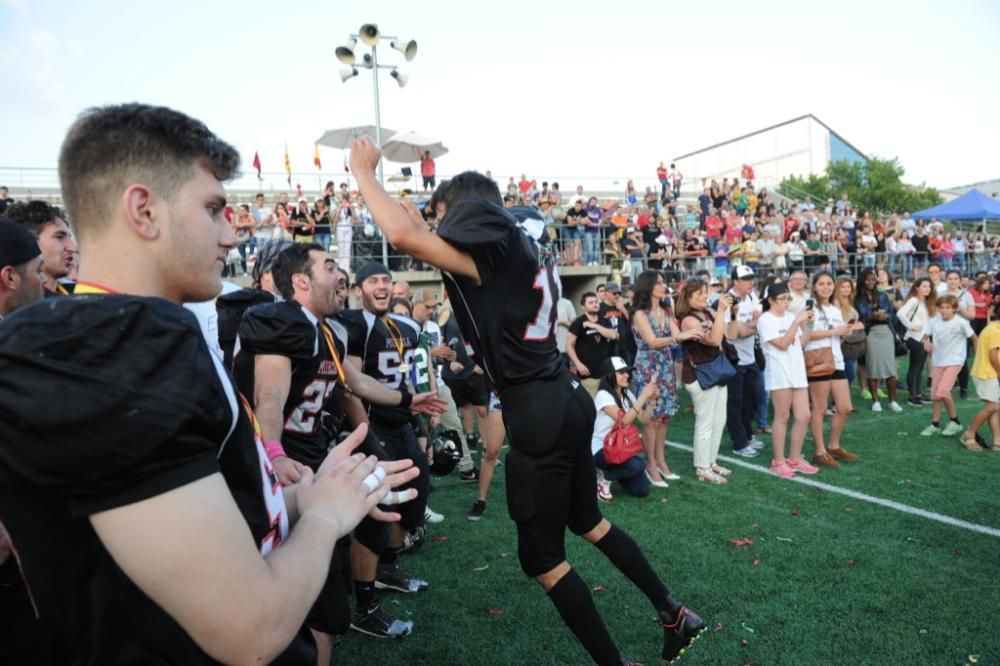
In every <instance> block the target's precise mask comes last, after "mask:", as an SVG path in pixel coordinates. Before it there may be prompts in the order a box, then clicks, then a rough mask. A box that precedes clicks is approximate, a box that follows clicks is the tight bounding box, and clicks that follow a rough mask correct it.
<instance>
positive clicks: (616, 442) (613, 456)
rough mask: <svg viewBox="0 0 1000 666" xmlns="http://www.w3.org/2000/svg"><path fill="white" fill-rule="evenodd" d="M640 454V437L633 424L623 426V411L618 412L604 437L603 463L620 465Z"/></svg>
mask: <svg viewBox="0 0 1000 666" xmlns="http://www.w3.org/2000/svg"><path fill="white" fill-rule="evenodd" d="M640 453H642V437H641V436H640V435H639V428H637V427H636V426H635V424H630V425H625V410H622V409H619V410H618V417H617V418H616V419H615V424H614V425H613V426H611V430H610V431H609V432H608V434H607V435H605V436H604V462H606V463H608V464H609V465H621V464H623V463H626V462H628V461H629V459H630V458H634V457H635V456H637V455H639V454H640Z"/></svg>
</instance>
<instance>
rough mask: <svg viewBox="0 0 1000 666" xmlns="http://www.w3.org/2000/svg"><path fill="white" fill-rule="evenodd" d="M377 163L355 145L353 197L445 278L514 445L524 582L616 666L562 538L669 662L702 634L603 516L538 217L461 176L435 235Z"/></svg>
mask: <svg viewBox="0 0 1000 666" xmlns="http://www.w3.org/2000/svg"><path fill="white" fill-rule="evenodd" d="M380 157H381V156H380V154H379V150H378V148H376V147H375V146H374V145H373V144H372V142H371V140H370V139H368V138H361V139H357V140H355V141H354V142H353V144H352V145H351V173H352V174H354V177H355V178H356V179H357V182H358V187H359V188H360V189H361V192H362V193H363V194H364V196H365V200H366V201H368V205H369V206H370V208H371V210H372V213H373V216H374V218H375V220H376V222H377V223H378V225H379V226H380V227H381V228H382V230H383V232H385V235H386V237H387V238H388V239H389V241H390V242H391V243H392V244H393V246H394V247H397V248H399V249H400V250H401V251H404V252H407V253H408V254H410V255H412V256H414V257H415V258H416V259H418V260H420V261H425V262H427V263H430V264H433V265H436V266H437V267H439V268H441V269H442V275H443V277H444V280H445V285H446V287H447V289H448V292H449V294H450V295H451V299H452V303H453V305H454V306H455V316H456V317H458V319H459V323H460V325H461V328H462V331H463V332H464V333H465V336H466V338H467V339H468V340H469V341H470V342H471V343H472V345H473V347H474V348H475V349H476V352H477V356H478V358H479V359H481V363H482V367H483V370H484V371H485V373H486V375H487V377H488V378H489V381H490V383H491V385H492V386H493V387H494V388H495V389H496V390H497V391H498V392H499V394H500V400H501V401H502V403H503V407H504V412H503V413H504V420H505V422H506V425H507V430H508V434H509V437H510V453H509V454H508V455H507V458H506V464H505V469H506V477H507V504H508V512H509V514H510V516H511V518H512V519H513V520H514V521H515V522H516V523H517V533H518V559H519V561H520V564H521V568H522V570H523V571H524V572H525V574H527V575H528V576H530V577H532V578H534V579H535V580H536V581H537V582H538V583H539V585H541V587H542V589H544V590H545V592H546V594H547V595H548V596H549V598H550V599H551V601H552V603H553V604H554V605H555V607H556V609H557V610H558V611H559V614H560V615H561V617H562V619H563V621H564V622H565V623H566V625H567V626H568V627H569V628H570V630H571V631H572V632H573V633H574V635H575V636H576V637H577V639H578V640H579V641H580V643H581V644H582V645H583V647H584V648H585V649H586V650H587V652H588V653H589V654H590V658H591V659H592V660H593V661H594V662H596V663H597V664H599V665H601V666H607V665H612V664H613V665H615V666H617V665H619V664H621V663H623V661H624V658H623V657H622V655H621V653H620V652H619V651H618V648H617V646H616V645H615V643H614V641H613V640H612V639H611V636H610V635H609V634H608V631H607V628H606V627H605V625H604V622H603V620H602V619H601V616H600V614H599V613H598V612H597V608H596V606H595V605H594V599H593V593H592V591H591V589H590V587H589V586H588V585H587V584H586V582H584V580H583V579H582V578H581V577H580V576H579V575H578V574H577V573H576V571H575V570H574V569H573V568H572V567H571V566H570V564H569V562H567V561H566V551H565V543H564V540H565V531H566V528H567V527H568V528H569V529H570V530H571V531H572V532H573V533H574V534H577V535H579V536H582V537H584V538H585V539H587V541H589V542H590V543H592V544H594V545H595V546H596V547H597V548H598V549H599V550H600V551H601V552H602V553H603V554H604V555H605V556H606V557H607V558H608V559H609V560H610V561H611V562H612V563H613V564H614V565H615V566H616V567H617V568H618V569H619V570H620V571H622V572H623V573H624V574H625V575H626V576H627V577H628V578H629V579H630V580H631V581H632V582H633V583H634V584H635V585H636V586H637V587H638V588H639V589H640V590H642V592H643V593H644V594H645V595H646V597H647V598H648V599H649V600H650V602H651V603H652V605H653V607H654V608H655V609H656V612H657V616H658V618H659V623H660V625H661V627H662V631H663V648H662V652H661V656H662V657H663V658H664V659H665V660H666V661H673V660H674V659H676V658H677V657H678V656H679V655H680V654H681V652H683V651H685V650H686V649H687V648H688V647H689V646H690V644H691V643H692V642H693V641H694V640H695V639H696V638H697V637H698V636H699V635H700V634H701V633H702V632H703V631H704V630H705V625H704V623H703V622H702V621H701V619H700V618H699V617H698V616H697V615H696V614H694V613H693V612H691V611H690V610H689V609H687V608H686V607H685V606H683V605H682V604H681V603H679V602H678V601H677V600H676V599H675V598H674V597H673V596H672V595H671V594H670V593H669V592H668V590H667V588H666V587H665V586H664V584H663V583H662V582H661V581H660V579H659V577H658V576H657V574H656V573H655V572H654V570H653V568H652V566H650V564H649V561H648V560H647V559H646V557H645V556H644V555H643V554H642V551H641V550H640V549H639V546H638V545H637V544H636V543H635V541H634V540H633V539H632V538H631V537H630V536H629V535H628V534H626V533H625V532H624V531H622V530H621V529H619V528H617V527H615V526H613V525H612V524H611V523H610V522H608V521H607V520H606V519H605V518H604V517H603V516H601V512H600V509H599V508H598V506H597V496H596V494H595V493H594V488H595V487H596V486H597V477H596V472H595V467H594V459H593V456H592V455H591V449H590V440H591V435H592V431H593V427H594V419H595V414H596V412H595V408H594V401H593V400H592V399H591V398H590V396H589V395H588V394H587V392H586V391H585V390H584V389H583V387H582V386H581V385H580V383H579V382H578V381H577V380H576V379H574V378H573V377H572V375H570V374H569V373H568V372H567V371H566V370H565V369H564V368H563V365H562V360H561V358H560V356H559V350H558V348H557V347H556V343H555V336H554V334H553V328H554V326H555V322H556V316H557V313H556V303H557V301H558V299H559V296H560V293H561V291H562V288H561V284H560V283H559V275H558V272H557V270H556V266H555V264H556V257H555V253H554V251H553V250H552V248H550V247H549V246H548V244H547V243H545V242H544V241H545V240H546V239H545V238H544V236H543V231H544V225H543V223H542V221H541V220H540V219H535V218H536V217H537V212H536V211H531V210H530V209H521V210H518V209H516V208H515V209H513V210H514V211H515V213H516V216H515V214H512V213H511V212H510V211H508V210H505V209H504V208H503V207H502V200H501V198H500V192H499V191H498V190H497V188H496V184H495V183H494V182H493V181H492V180H490V179H488V178H485V177H484V176H482V175H480V174H478V173H474V172H466V173H463V174H459V175H458V176H455V178H453V179H451V180H450V181H449V184H448V188H447V192H446V194H445V199H446V201H445V203H446V204H447V206H448V213H447V214H446V215H445V217H444V219H443V220H442V221H441V224H440V225H439V227H438V233H437V234H434V233H431V232H430V230H429V229H427V227H426V225H424V224H423V220H422V218H420V213H419V212H418V211H417V210H416V209H414V208H413V207H412V206H410V207H409V208H403V207H400V205H399V204H397V203H396V202H394V201H393V200H392V198H391V197H389V195H388V194H387V193H386V192H385V190H384V189H383V188H382V187H381V186H380V185H379V183H378V181H377V180H376V178H375V176H374V171H375V167H376V166H377V164H378V162H379V159H380ZM386 286H388V285H386ZM386 292H388V290H387V289H386ZM386 295H388V294H387V293H386ZM625 663H628V662H625Z"/></svg>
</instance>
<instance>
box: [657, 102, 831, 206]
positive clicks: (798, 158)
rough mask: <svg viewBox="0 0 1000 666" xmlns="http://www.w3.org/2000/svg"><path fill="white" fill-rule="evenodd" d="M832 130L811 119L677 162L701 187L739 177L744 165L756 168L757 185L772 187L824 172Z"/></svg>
mask: <svg viewBox="0 0 1000 666" xmlns="http://www.w3.org/2000/svg"><path fill="white" fill-rule="evenodd" d="M829 134H830V133H829V131H828V130H827V129H826V128H825V127H823V125H821V124H820V123H818V122H816V121H814V120H813V119H812V118H810V117H806V118H802V119H801V120H798V121H796V122H794V123H788V124H786V125H782V126H780V127H775V128H773V129H770V130H767V131H766V132H760V133H758V134H754V135H751V136H748V137H745V138H743V139H739V140H737V141H731V142H728V143H725V144H723V145H721V146H717V147H715V148H711V149H709V150H705V151H702V152H699V153H697V154H694V155H691V156H689V157H685V158H683V159H677V160H674V161H675V163H676V164H677V167H678V168H679V169H680V171H681V172H682V173H683V174H684V177H685V180H687V181H688V182H689V183H693V185H692V187H691V189H692V190H695V189H698V188H700V183H701V179H702V178H707V179H708V181H709V182H711V180H712V179H716V180H719V181H721V180H722V179H723V178H729V179H733V178H738V177H739V176H740V170H741V169H742V167H743V165H744V164H749V165H751V166H752V167H753V169H754V175H755V176H756V180H757V183H758V184H759V185H761V186H765V187H773V186H775V185H777V184H778V183H779V182H781V180H782V179H783V178H785V177H787V176H790V175H802V176H806V175H808V174H810V173H817V174H818V173H824V172H825V171H826V166H827V164H828V162H829V155H830V139H829Z"/></svg>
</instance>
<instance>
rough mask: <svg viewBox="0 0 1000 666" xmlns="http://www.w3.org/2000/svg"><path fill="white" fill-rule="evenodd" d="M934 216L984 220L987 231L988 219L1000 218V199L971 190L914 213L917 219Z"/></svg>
mask: <svg viewBox="0 0 1000 666" xmlns="http://www.w3.org/2000/svg"><path fill="white" fill-rule="evenodd" d="M932 217H933V218H937V219H939V220H954V221H956V222H982V224H983V230H984V231H985V230H986V220H1000V201H997V200H996V199H994V198H992V197H989V196H986V195H985V194H983V193H982V192H980V191H979V190H969V191H968V192H966V193H965V194H963V195H962V196H960V197H958V198H957V199H952V200H951V201H949V202H948V203H943V204H941V205H939V206H934V207H932V208H927V209H925V210H921V211H917V212H916V213H914V214H913V219H915V220H929V219H931V218H932Z"/></svg>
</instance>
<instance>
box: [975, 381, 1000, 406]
mask: <svg viewBox="0 0 1000 666" xmlns="http://www.w3.org/2000/svg"><path fill="white" fill-rule="evenodd" d="M972 382H973V383H974V384H975V385H976V394H977V395H979V399H980V400H985V401H986V402H1000V379H980V378H979V377H973V378H972Z"/></svg>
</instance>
